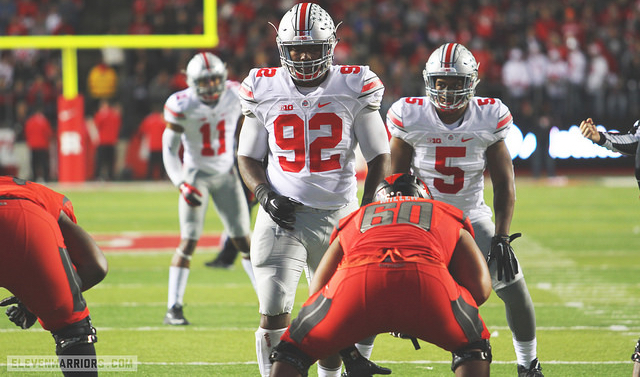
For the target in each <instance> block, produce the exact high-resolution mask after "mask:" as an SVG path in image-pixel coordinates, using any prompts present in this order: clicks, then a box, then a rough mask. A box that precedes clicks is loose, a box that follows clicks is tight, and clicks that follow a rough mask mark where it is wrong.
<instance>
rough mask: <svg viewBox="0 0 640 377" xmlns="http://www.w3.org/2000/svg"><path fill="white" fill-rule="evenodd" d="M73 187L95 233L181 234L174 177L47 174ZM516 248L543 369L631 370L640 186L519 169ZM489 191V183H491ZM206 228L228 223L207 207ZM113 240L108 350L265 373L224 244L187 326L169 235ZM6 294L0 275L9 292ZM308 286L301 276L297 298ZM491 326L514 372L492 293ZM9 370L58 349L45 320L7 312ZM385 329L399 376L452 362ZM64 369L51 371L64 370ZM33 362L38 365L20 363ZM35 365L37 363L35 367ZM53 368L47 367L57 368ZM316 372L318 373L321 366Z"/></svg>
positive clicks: (496, 369) (102, 334)
mask: <svg viewBox="0 0 640 377" xmlns="http://www.w3.org/2000/svg"><path fill="white" fill-rule="evenodd" d="M52 187H53V188H55V189H58V190H60V191H63V192H65V193H66V194H67V196H68V197H69V198H70V199H71V200H72V201H73V203H74V206H75V208H76V214H77V216H78V220H79V222H80V223H81V224H82V225H83V226H84V227H85V228H86V229H87V230H88V231H89V232H91V233H93V234H104V233H122V232H140V233H147V232H148V233H154V234H166V233H170V234H177V232H178V221H177V205H176V204H177V193H176V192H175V191H174V190H172V189H171V186H170V184H168V183H160V184H155V185H153V184H147V183H136V184H125V185H122V184H120V185H87V186H84V187H73V186H72V187H60V186H52ZM517 195H518V199H517V203H516V212H515V217H514V221H513V225H512V229H511V230H512V231H513V232H517V231H518V232H522V233H523V237H522V238H520V239H518V240H517V241H514V248H515V250H516V253H517V254H518V256H519V258H520V261H521V263H522V266H523V267H524V270H525V274H526V278H527V283H528V285H529V288H530V290H531V295H532V296H533V300H534V303H535V305H536V313H537V321H538V355H539V357H540V360H541V362H542V366H543V372H544V373H545V375H546V376H547V377H548V376H563V377H571V376H630V375H631V369H632V363H631V361H630V355H631V353H632V351H633V348H634V345H635V342H636V340H637V339H638V337H639V336H640V319H639V317H638V313H640V301H639V300H638V299H637V298H638V297H640V254H639V251H640V216H638V212H639V211H638V207H639V206H640V200H639V199H638V196H639V192H638V188H637V186H636V184H635V181H634V179H633V178H632V177H624V178H606V179H605V178H592V179H588V178H570V179H569V182H568V184H567V185H549V184H547V183H545V182H544V181H540V182H534V181H531V180H529V179H526V178H523V179H518V181H517ZM487 201H488V202H490V201H491V193H490V192H489V193H487ZM209 212H210V214H209V217H208V219H207V224H206V225H205V226H206V230H207V232H212V233H214V232H215V233H218V232H220V224H219V222H218V221H217V219H216V216H215V212H214V211H209ZM172 247H175V245H168V249H163V250H156V251H151V252H127V253H122V252H120V253H108V254H107V259H108V260H109V263H110V266H109V267H110V271H109V274H108V276H107V278H106V279H105V280H104V281H103V282H102V283H100V284H99V285H98V286H96V287H95V288H94V289H92V290H90V291H88V292H86V294H85V297H86V299H87V302H88V304H89V307H90V309H91V313H92V318H93V323H94V325H95V326H96V328H97V329H98V338H99V342H98V343H97V344H96V349H97V352H98V353H99V354H100V355H113V356H136V357H137V361H138V364H137V373H134V372H119V373H116V372H113V373H108V375H114V376H125V375H146V376H176V375H190V376H257V375H258V372H257V370H258V367H257V363H256V362H255V346H254V331H255V329H256V327H257V325H258V319H259V316H258V313H257V299H256V296H255V293H254V292H253V290H252V288H251V285H250V283H249V280H248V279H247V278H246V276H245V274H244V271H243V270H242V267H241V266H240V264H239V261H238V262H237V264H236V266H235V268H234V269H232V270H212V269H208V268H205V267H204V265H203V263H204V262H205V261H207V260H209V259H210V258H212V257H213V256H214V254H215V251H216V250H215V248H208V249H207V248H205V249H199V250H198V252H197V253H196V255H195V256H194V258H193V261H192V271H191V274H190V276H189V285H188V287H187V293H186V297H185V301H186V307H185V314H186V316H187V318H188V319H189V320H190V321H191V322H192V325H191V326H187V327H178V328H176V327H167V326H164V325H163V324H162V319H163V316H164V313H165V310H166V295H167V278H168V266H169V260H170V257H171V254H170V253H171V250H170V248H172ZM6 295H8V292H7V291H6V290H3V289H0V297H4V296H6ZM305 295H306V283H302V284H301V288H300V290H299V294H298V303H299V304H300V303H302V302H303V300H304V297H305ZM480 312H481V315H482V316H483V318H484V320H485V322H486V324H487V326H488V327H489V330H490V331H491V332H492V338H491V343H492V346H493V355H494V362H493V364H492V366H491V369H492V375H495V376H515V374H516V373H515V354H514V352H513V346H512V343H511V334H510V332H509V329H508V328H507V324H506V319H505V317H504V308H503V307H502V303H501V301H500V300H499V299H498V298H497V296H495V294H494V295H492V296H491V298H490V299H489V301H488V302H487V303H486V304H485V305H483V306H482V307H481V310H480ZM0 334H1V335H0V375H7V374H10V373H8V372H7V366H6V359H7V355H14V356H15V355H51V354H53V353H54V343H53V339H52V337H51V335H50V334H49V333H48V332H45V331H43V330H42V329H41V328H40V325H39V324H36V325H35V326H34V327H33V328H32V329H30V330H26V331H25V330H19V329H17V328H16V327H15V326H13V324H11V323H10V322H9V321H8V320H7V319H6V318H5V317H4V315H3V314H2V315H0ZM421 345H422V349H421V350H419V351H415V350H414V349H413V347H412V345H411V343H410V342H409V341H406V340H400V339H395V338H392V337H391V336H389V335H386V334H382V335H380V336H378V338H377V340H376V343H375V348H374V351H373V356H372V359H374V360H375V361H377V362H379V363H380V364H382V365H385V366H388V367H390V368H392V369H393V375H394V376H451V375H453V374H452V373H451V372H450V370H449V363H450V354H449V353H447V352H445V351H442V350H440V349H437V348H435V347H433V346H430V345H428V344H425V343H424V342H421ZM56 374H58V375H59V373H54V375H56ZM14 375H18V376H29V375H33V374H32V373H24V372H20V373H14ZM35 375H42V373H40V374H35ZM49 375H51V373H49ZM310 375H311V376H315V375H316V371H315V367H312V368H311V371H310Z"/></svg>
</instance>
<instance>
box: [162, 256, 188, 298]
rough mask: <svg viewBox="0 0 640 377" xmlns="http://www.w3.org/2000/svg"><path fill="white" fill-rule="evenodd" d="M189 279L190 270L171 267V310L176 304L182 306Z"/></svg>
mask: <svg viewBox="0 0 640 377" xmlns="http://www.w3.org/2000/svg"><path fill="white" fill-rule="evenodd" d="M188 277H189V269H188V268H185V267H176V266H170V267H169V298H168V300H167V308H171V307H172V306H173V305H174V304H180V305H182V299H183V298H184V291H185V289H187V278H188Z"/></svg>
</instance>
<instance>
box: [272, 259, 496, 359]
mask: <svg viewBox="0 0 640 377" xmlns="http://www.w3.org/2000/svg"><path fill="white" fill-rule="evenodd" d="M383 332H400V333H403V334H407V335H410V336H414V337H416V338H419V339H422V340H424V341H426V342H430V343H433V344H435V345H437V346H439V347H441V348H444V349H445V350H448V351H455V350H457V349H459V348H461V347H463V346H465V345H467V344H469V343H472V342H475V341H479V340H480V339H489V331H488V330H487V328H486V326H485V324H484V321H483V320H482V318H481V317H480V315H479V313H478V307H477V305H476V303H475V301H474V299H473V297H472V296H471V294H470V293H469V291H467V290H466V289H465V288H464V287H462V286H460V285H458V284H457V283H456V282H455V281H454V280H453V278H452V277H451V275H450V274H449V271H448V270H447V269H446V268H445V267H444V266H441V265H435V264H422V263H394V264H380V265H378V264H368V265H363V266H358V267H351V268H345V269H341V270H338V271H337V272H336V273H335V275H334V276H333V277H332V278H331V280H330V281H329V283H328V284H327V285H326V286H325V288H324V289H322V290H321V291H319V292H317V293H316V294H314V295H313V296H311V297H310V298H309V299H308V300H307V301H306V302H305V304H304V305H303V308H302V309H301V310H300V313H299V314H298V317H296V318H295V319H294V320H293V322H292V323H291V326H290V327H289V329H287V331H286V332H285V333H284V335H283V336H282V338H281V339H282V340H284V341H287V342H290V343H293V344H295V345H296V346H297V347H299V348H300V349H301V350H302V351H303V352H304V353H306V354H307V355H309V356H310V357H312V358H314V359H322V358H325V357H327V356H329V355H331V354H335V353H337V352H338V351H339V350H341V349H343V348H345V347H347V346H349V345H352V344H353V343H355V342H358V341H360V340H362V339H365V338H367V337H369V336H371V335H375V334H379V333H383Z"/></svg>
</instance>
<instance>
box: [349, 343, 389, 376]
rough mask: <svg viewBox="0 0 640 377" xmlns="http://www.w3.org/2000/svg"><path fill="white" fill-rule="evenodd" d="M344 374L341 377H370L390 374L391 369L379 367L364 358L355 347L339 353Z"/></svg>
mask: <svg viewBox="0 0 640 377" xmlns="http://www.w3.org/2000/svg"><path fill="white" fill-rule="evenodd" d="M340 357H341V358H342V362H343V363H344V369H345V372H344V373H342V377H371V376H373V375H374V374H391V369H389V368H385V367H381V366H379V365H377V364H376V363H374V362H373V361H371V360H369V359H367V358H365V357H364V356H362V355H361V354H360V352H358V349H357V348H356V347H355V346H351V347H348V348H345V349H344V350H342V351H340Z"/></svg>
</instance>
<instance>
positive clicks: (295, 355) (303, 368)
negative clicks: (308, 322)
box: [269, 341, 315, 377]
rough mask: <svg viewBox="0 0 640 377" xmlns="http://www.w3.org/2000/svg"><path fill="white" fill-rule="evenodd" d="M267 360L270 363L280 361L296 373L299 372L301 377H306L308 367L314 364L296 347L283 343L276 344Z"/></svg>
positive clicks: (313, 361)
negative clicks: (291, 367)
mask: <svg viewBox="0 0 640 377" xmlns="http://www.w3.org/2000/svg"><path fill="white" fill-rule="evenodd" d="M269 360H270V361H271V362H272V363H273V362H276V361H281V362H283V363H287V364H289V365H291V366H293V367H294V368H296V370H297V371H298V372H300V375H301V376H302V377H307V376H308V373H309V367H311V365H313V363H315V360H313V359H312V358H310V357H309V356H307V355H306V354H305V353H304V352H302V351H300V349H298V348H297V347H296V346H294V345H293V344H291V343H288V342H285V341H281V342H280V343H278V345H277V346H276V348H274V349H273V351H271V355H269Z"/></svg>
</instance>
